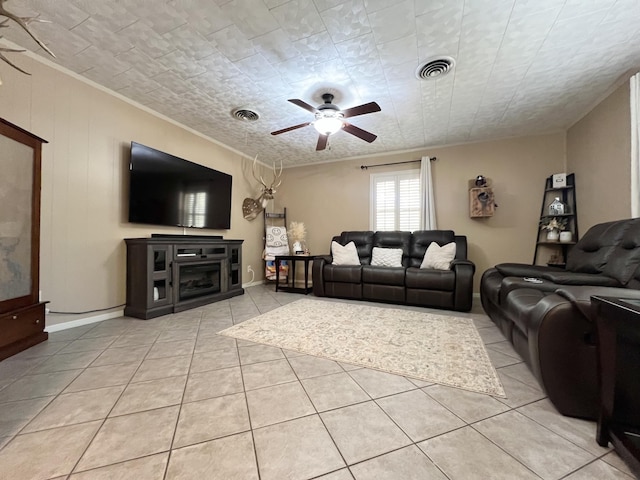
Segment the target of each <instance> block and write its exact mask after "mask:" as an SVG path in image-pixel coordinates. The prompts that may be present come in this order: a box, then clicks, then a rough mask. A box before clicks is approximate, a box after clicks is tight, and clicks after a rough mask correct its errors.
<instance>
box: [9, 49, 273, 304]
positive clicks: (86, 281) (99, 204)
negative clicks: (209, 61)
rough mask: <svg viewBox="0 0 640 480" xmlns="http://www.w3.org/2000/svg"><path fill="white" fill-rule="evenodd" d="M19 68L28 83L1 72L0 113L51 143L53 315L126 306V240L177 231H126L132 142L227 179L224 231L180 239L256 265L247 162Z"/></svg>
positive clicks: (48, 243) (257, 236)
mask: <svg viewBox="0 0 640 480" xmlns="http://www.w3.org/2000/svg"><path fill="white" fill-rule="evenodd" d="M20 60H21V66H24V68H26V69H27V70H28V71H29V72H31V73H32V76H25V75H22V74H20V73H18V72H15V71H14V70H12V69H9V68H4V69H3V71H2V76H3V80H4V85H2V87H0V115H2V117H4V118H5V119H7V120H8V121H10V122H12V123H15V124H17V125H18V126H20V127H22V128H25V129H26V130H29V131H31V132H33V133H34V134H35V135H38V136H40V137H42V138H44V139H46V140H48V141H49V143H48V144H47V145H45V146H44V148H43V159H42V160H43V161H42V167H43V168H42V213H41V219H42V220H41V223H42V225H41V231H42V234H41V276H40V278H41V281H40V287H41V291H42V298H43V299H44V300H49V301H50V302H51V303H50V305H49V307H50V309H51V310H55V311H85V310H94V309H102V308H106V307H112V306H115V305H121V304H123V303H124V302H125V278H126V277H125V272H126V263H125V255H126V247H125V243H124V241H123V239H124V238H129V237H148V236H149V235H150V234H151V233H172V234H182V233H183V229H182V228H177V227H175V228H170V227H160V226H157V227H156V226H150V225H133V224H130V223H127V195H128V194H127V191H126V189H127V185H128V181H127V166H126V163H127V158H128V150H129V145H130V142H131V141H132V140H133V141H137V142H140V143H143V144H145V145H148V146H151V147H154V148H157V149H159V150H162V151H165V152H168V153H171V154H173V155H176V156H178V157H182V158H185V159H188V160H191V161H193V162H196V163H200V164H202V165H206V166H208V167H212V168H215V169H217V170H220V171H222V172H226V173H228V174H231V175H232V176H233V190H232V192H233V200H232V217H231V230H225V231H211V230H201V229H187V232H186V233H188V234H205V235H206V234H222V235H224V237H225V238H241V239H244V240H245V242H244V247H243V262H244V265H243V272H246V265H249V264H251V265H252V266H259V265H261V264H262V261H261V253H262V220H261V219H257V220H255V221H254V222H248V221H246V220H245V219H244V218H243V217H242V210H241V205H242V200H243V198H245V197H247V196H250V195H254V192H253V191H251V186H252V185H255V181H253V180H251V182H248V181H247V180H246V179H245V178H246V165H247V161H246V160H244V162H243V160H242V158H241V157H240V155H239V154H237V153H234V152H232V151H230V150H228V149H226V148H223V147H221V146H219V145H217V144H216V143H214V142H212V141H209V140H206V139H204V138H202V137H200V136H198V135H195V134H193V133H190V132H189V131H187V130H185V129H183V128H180V127H178V126H176V125H174V124H172V123H170V122H167V121H165V120H162V119H160V118H158V117H156V116H153V115H151V114H149V113H146V112H144V111H143V110H141V109H139V108H136V107H134V106H132V105H130V104H128V103H126V102H124V101H121V100H119V99H117V98H116V97H114V96H112V95H110V94H108V93H105V92H103V91H101V90H98V89H96V88H93V87H92V86H89V85H87V84H86V83H83V82H81V81H78V80H76V79H74V78H72V77H70V76H68V75H65V74H63V73H61V72H59V71H57V70H54V69H52V68H49V67H48V66H45V65H42V64H40V63H38V62H35V61H33V60H31V59H29V58H26V57H22V58H21V59H20ZM230 121H231V120H230ZM248 164H249V165H250V162H249V163H248ZM249 177H250V175H249ZM260 270H261V268H256V272H260ZM249 280H251V279H250V277H247V276H246V274H245V275H244V281H245V282H247V281H249Z"/></svg>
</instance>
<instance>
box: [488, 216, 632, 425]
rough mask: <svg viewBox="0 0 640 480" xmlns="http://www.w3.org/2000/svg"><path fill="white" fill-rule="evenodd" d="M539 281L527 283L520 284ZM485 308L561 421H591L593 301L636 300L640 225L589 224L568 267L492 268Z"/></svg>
mask: <svg viewBox="0 0 640 480" xmlns="http://www.w3.org/2000/svg"><path fill="white" fill-rule="evenodd" d="M531 277H533V278H536V279H539V281H541V283H532V282H531V281H527V280H525V278H531ZM480 295H481V299H482V306H483V307H484V310H485V311H486V312H487V314H488V315H489V317H491V319H492V320H493V322H494V323H496V325H498V327H500V329H501V330H502V332H503V334H504V335H505V337H506V338H507V339H508V340H509V341H510V342H511V343H512V344H513V346H514V348H515V349H516V351H517V352H518V353H519V354H520V356H522V358H523V359H524V361H525V362H526V363H527V364H528V365H529V367H530V369H531V371H532V372H533V373H534V375H535V376H536V377H537V379H538V381H539V382H540V384H541V385H542V387H543V388H544V390H545V391H546V393H547V395H548V396H549V399H550V400H551V402H552V403H553V404H554V405H555V407H556V408H557V409H558V411H559V412H560V413H562V414H564V415H569V416H574V417H583V418H591V419H595V418H597V415H598V380H597V359H596V355H597V352H596V342H597V335H596V333H597V332H596V329H595V319H594V318H593V316H592V312H591V296H592V295H603V296H612V297H622V298H636V299H638V298H640V219H630V220H619V221H615V222H608V223H601V224H598V225H595V226H593V227H592V228H590V229H589V231H587V233H586V234H585V235H584V237H582V239H580V241H579V242H578V243H577V244H576V245H575V246H574V247H573V249H572V250H571V251H570V253H569V255H568V257H567V264H566V269H559V268H553V267H545V266H533V265H524V264H515V263H504V264H500V265H496V267H494V268H491V269H489V270H487V271H486V272H484V274H483V275H482V280H481V283H480Z"/></svg>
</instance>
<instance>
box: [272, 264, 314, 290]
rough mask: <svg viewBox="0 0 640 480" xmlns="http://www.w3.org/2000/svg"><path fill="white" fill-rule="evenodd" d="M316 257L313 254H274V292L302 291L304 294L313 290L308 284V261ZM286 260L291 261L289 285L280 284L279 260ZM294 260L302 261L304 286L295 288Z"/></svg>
mask: <svg viewBox="0 0 640 480" xmlns="http://www.w3.org/2000/svg"><path fill="white" fill-rule="evenodd" d="M314 258H316V257H315V255H276V257H275V263H276V292H279V291H282V292H292V293H304V294H305V295H306V294H307V293H309V292H311V291H312V290H313V287H310V286H309V263H310V262H312V261H313V259H314ZM283 260H287V261H289V262H291V267H290V268H291V272H290V275H289V278H291V285H284V286H280V262H282V261H283ZM296 262H304V288H296Z"/></svg>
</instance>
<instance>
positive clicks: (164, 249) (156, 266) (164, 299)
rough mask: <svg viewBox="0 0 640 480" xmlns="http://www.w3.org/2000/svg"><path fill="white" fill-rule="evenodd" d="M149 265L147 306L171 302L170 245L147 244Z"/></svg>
mask: <svg viewBox="0 0 640 480" xmlns="http://www.w3.org/2000/svg"><path fill="white" fill-rule="evenodd" d="M147 254H148V255H149V256H150V258H149V259H148V262H149V265H151V267H152V274H151V275H150V280H151V282H152V285H150V288H149V289H148V291H147V306H148V307H149V308H152V307H154V306H157V307H160V306H163V305H170V304H171V303H173V299H172V295H173V292H172V289H173V285H172V282H171V266H172V263H171V259H172V258H173V249H172V246H171V245H149V248H148V253H147Z"/></svg>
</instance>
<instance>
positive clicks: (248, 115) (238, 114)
mask: <svg viewBox="0 0 640 480" xmlns="http://www.w3.org/2000/svg"><path fill="white" fill-rule="evenodd" d="M233 116H234V117H235V118H237V119H238V120H244V121H245V122H255V121H256V120H258V119H259V118H260V115H259V114H258V113H257V112H254V111H253V110H248V109H246V108H238V109H236V110H234V111H233Z"/></svg>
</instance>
